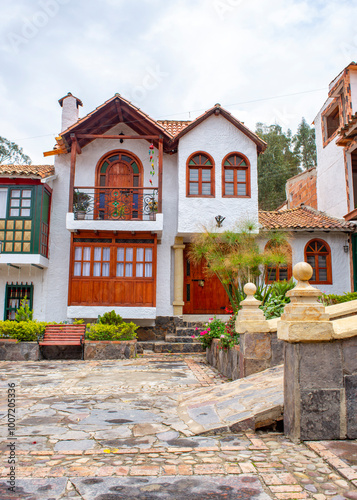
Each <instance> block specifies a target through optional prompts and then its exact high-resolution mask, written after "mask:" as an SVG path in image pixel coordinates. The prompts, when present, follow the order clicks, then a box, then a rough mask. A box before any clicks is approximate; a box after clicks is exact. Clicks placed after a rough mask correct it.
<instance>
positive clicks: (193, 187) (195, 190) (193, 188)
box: [189, 182, 198, 194]
mask: <svg viewBox="0 0 357 500" xmlns="http://www.w3.org/2000/svg"><path fill="white" fill-rule="evenodd" d="M189 194H198V184H196V183H193V182H190V191H189Z"/></svg>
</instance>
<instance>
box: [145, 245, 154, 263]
mask: <svg viewBox="0 0 357 500" xmlns="http://www.w3.org/2000/svg"><path fill="white" fill-rule="evenodd" d="M145 262H152V248H147V249H146V250H145Z"/></svg>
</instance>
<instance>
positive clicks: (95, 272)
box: [86, 262, 101, 276]
mask: <svg viewBox="0 0 357 500" xmlns="http://www.w3.org/2000/svg"><path fill="white" fill-rule="evenodd" d="M86 265H88V264H86ZM100 267H101V265H100V262H95V263H94V265H93V276H100Z"/></svg>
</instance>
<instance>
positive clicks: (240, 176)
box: [237, 170, 246, 182]
mask: <svg viewBox="0 0 357 500" xmlns="http://www.w3.org/2000/svg"><path fill="white" fill-rule="evenodd" d="M245 178H246V171H245V170H237V181H238V182H245Z"/></svg>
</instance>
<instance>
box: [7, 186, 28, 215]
mask: <svg viewBox="0 0 357 500" xmlns="http://www.w3.org/2000/svg"><path fill="white" fill-rule="evenodd" d="M8 189H9V194H8V213H7V219H10V220H17V219H26V220H27V219H32V218H33V210H34V190H33V188H32V186H31V187H30V186H19V187H17V186H9V188H8ZM13 191H20V197H19V198H18V199H19V200H20V205H19V207H12V206H11V200H12V199H17V198H13V197H12V196H11V194H12V192H13ZM23 191H31V197H30V198H28V197H26V198H24V199H27V200H30V206H29V207H21V201H22V199H23V196H22V192H23ZM22 208H24V209H29V210H30V215H21V209H22ZM12 209H18V210H19V211H20V213H19V215H11V210H12Z"/></svg>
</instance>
